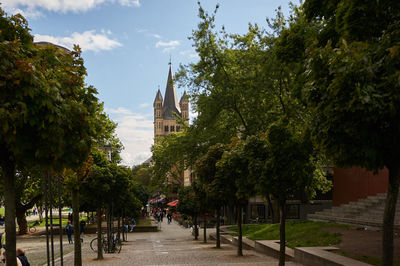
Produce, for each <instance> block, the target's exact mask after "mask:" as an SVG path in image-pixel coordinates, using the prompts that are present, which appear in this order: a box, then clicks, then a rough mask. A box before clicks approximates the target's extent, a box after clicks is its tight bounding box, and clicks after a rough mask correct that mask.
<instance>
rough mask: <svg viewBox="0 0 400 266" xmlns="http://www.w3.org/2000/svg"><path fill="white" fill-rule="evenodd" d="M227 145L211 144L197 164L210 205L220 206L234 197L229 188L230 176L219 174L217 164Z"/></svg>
mask: <svg viewBox="0 0 400 266" xmlns="http://www.w3.org/2000/svg"><path fill="white" fill-rule="evenodd" d="M225 150H226V147H225V146H224V145H222V144H216V145H214V146H211V147H210V148H209V149H208V151H207V153H206V154H204V155H203V156H202V157H201V158H199V160H198V161H197V163H196V165H195V169H196V174H197V177H198V181H199V183H200V184H201V185H202V186H203V189H204V192H205V196H206V198H207V201H208V202H209V204H210V205H212V206H213V207H214V208H219V207H221V206H222V205H224V204H225V203H227V202H229V201H230V200H231V198H232V194H233V193H232V192H233V191H230V190H229V189H227V184H228V183H229V182H230V181H231V180H230V179H229V176H226V175H219V174H218V169H217V166H216V164H217V163H218V161H219V160H220V159H221V158H222V155H223V153H224V151H225Z"/></svg>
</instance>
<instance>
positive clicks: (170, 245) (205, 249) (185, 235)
mask: <svg viewBox="0 0 400 266" xmlns="http://www.w3.org/2000/svg"><path fill="white" fill-rule="evenodd" d="M211 232H213V229H211V230H210V229H207V235H209V233H211ZM202 236H203V231H202V230H200V238H199V240H197V241H195V240H193V236H192V235H191V233H190V230H189V229H186V228H183V227H181V226H179V225H178V224H177V223H175V222H172V223H171V224H169V225H168V224H167V222H166V220H164V222H163V223H162V224H161V231H159V232H144V233H129V234H128V242H125V243H124V245H123V247H122V251H121V253H120V254H104V258H105V259H104V260H103V261H97V260H95V258H96V256H97V254H96V253H94V252H93V251H92V250H91V249H90V246H89V244H90V241H91V240H92V239H93V238H95V237H96V236H95V235H85V236H84V242H83V244H82V260H83V265H124V266H129V265H140V266H141V265H207V266H209V265H278V261H277V260H276V259H274V258H272V257H268V256H266V255H263V254H260V253H256V252H254V251H251V250H244V251H243V252H244V256H243V257H237V256H236V247H234V246H232V245H227V244H222V248H221V249H216V248H215V241H210V240H209V241H208V243H207V244H204V243H203V239H202ZM54 243H55V247H54V250H55V253H56V254H55V258H56V259H57V258H58V259H59V255H58V253H59V245H58V243H59V237H58V236H55V238H54ZM17 246H18V247H23V248H25V250H26V253H27V257H28V259H29V261H30V263H31V265H32V266H36V265H45V263H46V237H44V236H41V237H39V236H37V237H33V236H29V237H25V236H24V237H18V239H17ZM63 248H64V265H67V266H69V265H73V259H74V258H73V245H72V244H68V241H67V239H66V236H64V239H63ZM1 265H2V264H1V263H0V266H1ZM56 265H60V262H59V261H56ZM286 265H298V264H295V263H293V262H288V263H286Z"/></svg>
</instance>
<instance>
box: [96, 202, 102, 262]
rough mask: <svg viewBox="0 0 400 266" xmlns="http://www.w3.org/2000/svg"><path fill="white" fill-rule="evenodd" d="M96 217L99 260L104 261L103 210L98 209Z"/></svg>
mask: <svg viewBox="0 0 400 266" xmlns="http://www.w3.org/2000/svg"><path fill="white" fill-rule="evenodd" d="M96 216H97V259H98V260H102V259H103V247H102V245H103V243H102V241H101V240H102V239H101V208H100V207H98V208H97V209H96Z"/></svg>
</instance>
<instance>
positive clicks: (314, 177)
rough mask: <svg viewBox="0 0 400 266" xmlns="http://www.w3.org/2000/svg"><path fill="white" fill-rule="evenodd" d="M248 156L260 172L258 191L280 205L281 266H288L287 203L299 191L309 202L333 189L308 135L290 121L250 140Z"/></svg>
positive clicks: (274, 125) (247, 144)
mask: <svg viewBox="0 0 400 266" xmlns="http://www.w3.org/2000/svg"><path fill="white" fill-rule="evenodd" d="M244 150H245V153H246V154H247V155H248V157H249V158H251V159H250V161H251V162H253V163H251V164H249V167H254V166H256V165H257V166H256V167H255V168H254V169H253V170H252V171H259V172H258V176H259V179H258V182H257V185H256V186H257V187H258V190H259V191H261V192H264V195H266V194H267V195H268V194H272V195H273V196H274V198H276V199H277V200H278V203H279V213H280V256H279V265H285V243H286V235H285V223H286V201H287V200H288V199H290V198H292V197H293V196H295V195H296V194H297V193H298V192H299V191H304V192H306V194H307V196H308V197H309V198H312V197H313V196H315V194H316V189H322V190H327V189H330V186H329V182H327V181H326V179H325V177H324V175H323V172H322V170H321V169H320V168H319V161H318V160H317V159H318V158H317V157H316V154H315V152H314V150H313V145H312V143H311V141H310V138H309V136H308V135H307V134H301V131H299V130H296V128H295V127H293V125H290V124H289V123H288V122H287V121H281V122H279V123H274V124H273V125H271V127H270V128H269V129H268V131H267V133H266V135H265V137H261V138H256V137H251V138H250V137H249V138H247V140H246V143H245V148H244Z"/></svg>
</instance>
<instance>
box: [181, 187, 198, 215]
mask: <svg viewBox="0 0 400 266" xmlns="http://www.w3.org/2000/svg"><path fill="white" fill-rule="evenodd" d="M178 198H179V204H178V208H177V210H178V212H180V213H182V214H186V215H190V216H195V215H197V214H199V213H200V212H201V206H200V201H201V199H200V198H199V197H198V196H197V195H196V193H195V190H194V189H193V187H192V186H188V187H183V188H182V189H181V190H179V193H178Z"/></svg>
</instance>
